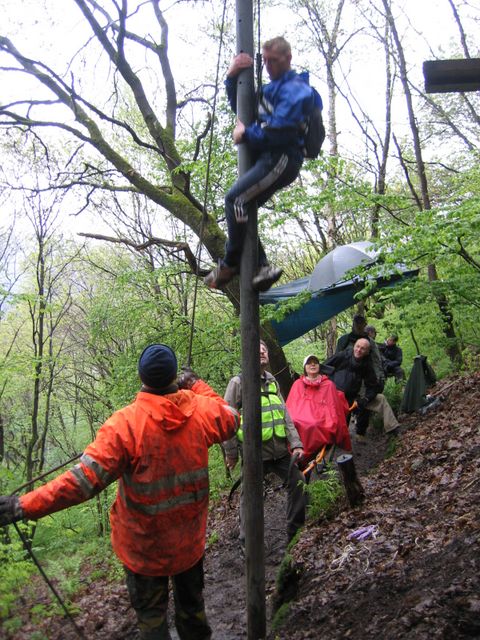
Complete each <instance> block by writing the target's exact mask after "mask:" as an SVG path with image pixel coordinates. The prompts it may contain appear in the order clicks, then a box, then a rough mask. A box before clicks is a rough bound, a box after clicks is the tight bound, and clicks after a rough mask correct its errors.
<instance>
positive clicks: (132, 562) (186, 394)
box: [21, 381, 238, 576]
mask: <svg viewBox="0 0 480 640" xmlns="http://www.w3.org/2000/svg"><path fill="white" fill-rule="evenodd" d="M237 426H238V413H237V412H236V411H235V410H234V409H232V408H231V407H229V406H228V405H227V404H226V403H225V402H224V401H223V400H222V398H220V397H219V396H217V395H216V394H215V393H214V392H213V391H212V389H210V387H209V386H208V385H207V384H205V383H204V382H202V381H198V382H196V383H195V385H194V386H193V389H192V391H187V390H183V391H178V392H176V393H172V394H168V395H165V396H160V395H154V394H151V393H146V392H140V393H139V394H138V395H137V397H136V399H135V401H134V402H133V403H132V404H131V405H129V406H127V407H125V408H124V409H121V410H120V411H117V412H116V413H114V414H113V415H112V416H111V417H110V418H109V419H108V420H107V421H106V422H105V424H104V425H103V426H102V427H101V428H100V429H99V431H98V433H97V437H96V438H95V441H94V442H92V444H90V445H89V446H88V447H87V448H86V449H85V452H84V454H83V456H82V458H81V460H80V464H78V465H76V466H75V467H74V468H73V469H72V470H71V471H67V472H66V473H64V474H62V475H61V476H59V477H58V478H56V479H55V480H52V482H49V483H47V484H46V485H44V486H43V487H40V488H39V489H37V490H35V491H32V492H30V493H28V494H26V495H25V496H22V498H21V505H22V508H23V510H24V513H25V516H26V517H28V518H32V519H36V518H39V517H42V516H44V515H47V514H49V513H53V512H55V511H58V510H60V509H63V508H65V507H67V506H71V505H73V504H78V503H79V502H83V501H84V500H87V499H88V498H91V497H92V496H94V495H96V494H97V493H99V492H100V491H101V490H102V489H104V488H105V487H106V486H107V485H108V484H110V483H111V482H113V481H114V480H116V479H118V492H117V497H116V499H115V502H114V503H113V506H112V509H111V512H110V522H111V527H112V546H113V549H114V551H115V553H116V555H117V556H118V557H119V559H120V560H121V561H122V563H123V564H125V565H126V566H127V567H128V568H129V569H130V570H131V571H134V572H135V573H140V574H143V575H150V576H170V575H174V574H177V573H180V572H182V571H186V570H187V569H189V568H190V567H192V566H193V565H194V564H195V563H196V562H198V561H199V560H200V558H201V557H202V556H203V554H204V551H205V535H206V523H207V513H208V489H209V485H208V448H209V447H210V446H211V445H213V444H215V443H219V442H222V441H224V440H226V439H227V438H231V437H232V435H233V434H234V433H235V429H236V427H237Z"/></svg>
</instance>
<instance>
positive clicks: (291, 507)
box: [239, 454, 306, 541]
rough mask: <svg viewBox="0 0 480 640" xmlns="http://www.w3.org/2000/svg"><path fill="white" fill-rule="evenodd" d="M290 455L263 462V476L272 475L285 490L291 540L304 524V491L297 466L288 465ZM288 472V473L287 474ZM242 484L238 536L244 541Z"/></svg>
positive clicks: (303, 479) (303, 480)
mask: <svg viewBox="0 0 480 640" xmlns="http://www.w3.org/2000/svg"><path fill="white" fill-rule="evenodd" d="M290 460H291V457H290V454H288V455H286V456H284V457H283V458H279V459H277V460H264V461H263V475H264V476H265V475H267V474H268V473H274V474H275V475H276V476H278V477H279V478H280V480H282V481H283V482H284V483H286V489H287V538H288V540H291V539H292V538H293V536H294V535H295V534H296V533H297V531H298V529H299V528H300V527H301V526H303V525H304V524H305V507H306V495H305V491H304V487H305V478H304V477H303V474H302V472H301V471H300V470H299V468H298V467H297V465H295V464H294V465H291V464H290ZM289 472H290V473H289ZM243 502H244V494H243V483H242V488H241V491H240V535H239V538H240V540H241V541H244V540H245V510H244V504H243Z"/></svg>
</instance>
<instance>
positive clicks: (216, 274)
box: [204, 260, 238, 290]
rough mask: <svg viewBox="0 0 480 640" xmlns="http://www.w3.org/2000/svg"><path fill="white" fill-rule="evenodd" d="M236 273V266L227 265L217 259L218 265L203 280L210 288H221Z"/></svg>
mask: <svg viewBox="0 0 480 640" xmlns="http://www.w3.org/2000/svg"><path fill="white" fill-rule="evenodd" d="M237 273H238V267H229V266H228V265H227V264H225V263H224V262H222V261H221V260H219V261H218V265H217V266H216V267H215V269H213V270H212V271H210V273H209V274H208V275H206V276H205V279H204V282H205V284H206V285H207V287H210V289H220V290H221V289H223V288H224V287H225V286H226V285H227V284H228V283H229V282H230V280H232V279H233V278H234V277H235V276H236V275H237Z"/></svg>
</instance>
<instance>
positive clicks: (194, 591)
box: [125, 558, 212, 640]
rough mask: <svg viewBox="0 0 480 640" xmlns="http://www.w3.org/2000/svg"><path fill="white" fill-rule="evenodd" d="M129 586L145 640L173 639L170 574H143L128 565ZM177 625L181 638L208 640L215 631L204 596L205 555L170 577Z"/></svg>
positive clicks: (183, 639) (126, 571)
mask: <svg viewBox="0 0 480 640" xmlns="http://www.w3.org/2000/svg"><path fill="white" fill-rule="evenodd" d="M125 573H126V577H127V589H128V593H129V596H130V601H131V603H132V607H133V608H134V609H135V613H136V614H137V620H138V627H139V629H140V634H141V635H140V637H141V639H142V640H171V636H170V633H169V631H168V621H167V609H168V588H169V578H168V576H142V575H140V574H138V573H133V571H130V570H129V569H127V568H126V567H125ZM170 580H171V583H172V587H173V599H174V604H175V626H176V628H177V632H178V635H179V637H180V638H181V640H209V639H210V638H211V636H212V630H211V628H210V625H209V624H208V621H207V616H206V614H205V604H204V599H203V587H204V581H203V558H202V559H201V560H200V561H199V562H197V564H196V565H194V566H193V567H192V568H191V569H188V570H187V571H184V572H183V573H179V574H177V575H175V576H171V577H170Z"/></svg>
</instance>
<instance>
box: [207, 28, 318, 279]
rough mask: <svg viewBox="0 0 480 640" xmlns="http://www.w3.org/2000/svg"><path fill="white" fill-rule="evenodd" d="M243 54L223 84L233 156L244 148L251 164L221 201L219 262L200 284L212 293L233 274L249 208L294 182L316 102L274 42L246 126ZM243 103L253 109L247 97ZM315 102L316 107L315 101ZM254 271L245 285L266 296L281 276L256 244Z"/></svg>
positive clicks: (266, 48) (284, 48) (247, 62)
mask: <svg viewBox="0 0 480 640" xmlns="http://www.w3.org/2000/svg"><path fill="white" fill-rule="evenodd" d="M252 40H253V36H252ZM249 51H250V49H247V48H239V53H238V54H237V55H236V56H235V57H234V58H233V60H232V63H231V65H230V67H229V70H228V72H227V80H226V83H225V84H226V88H227V94H228V98H229V102H230V106H231V107H232V109H233V111H234V112H235V113H236V114H237V116H238V117H237V124H236V126H235V129H234V130H233V141H234V143H235V144H237V145H238V146H239V153H241V150H242V148H244V147H247V148H248V150H249V152H250V156H251V158H252V163H251V165H250V166H249V168H248V170H247V171H246V172H245V173H243V174H241V175H240V177H239V178H238V180H237V181H236V182H235V184H234V185H233V186H232V187H231V188H230V190H229V191H228V193H227V195H226V196H225V215H226V218H227V225H228V239H227V244H226V252H225V257H224V259H223V260H220V261H219V263H218V265H217V267H216V268H215V269H213V271H211V272H210V273H209V274H208V275H207V276H206V278H205V284H206V285H207V286H209V287H211V288H213V289H223V288H224V287H225V286H226V285H227V284H228V283H229V282H230V280H232V278H233V277H234V276H235V275H236V274H237V273H238V271H239V266H240V258H241V255H242V251H243V246H244V242H245V235H246V233H247V226H246V222H247V220H248V216H249V207H250V205H251V204H252V203H255V204H256V205H258V206H260V205H262V204H264V203H265V202H267V200H269V199H270V198H271V197H272V196H273V194H274V193H276V192H277V191H278V190H279V189H282V188H284V187H286V186H288V185H289V184H291V183H292V182H293V181H294V180H295V178H296V177H297V176H298V174H299V172H300V169H301V167H302V163H303V158H304V154H305V132H306V123H307V122H308V120H309V117H310V116H311V115H312V113H313V111H314V107H315V106H316V97H315V96H316V95H317V96H318V94H314V91H313V89H312V88H311V87H310V85H309V76H308V72H303V73H299V74H298V73H296V72H295V71H294V70H293V69H291V67H290V64H291V60H292V52H291V48H290V44H289V43H288V42H287V41H286V40H285V38H283V37H281V36H279V37H277V38H273V39H272V40H269V41H267V42H265V43H264V45H263V49H262V56H263V62H264V65H265V67H266V70H267V73H268V75H269V78H270V82H269V83H268V84H266V85H265V86H264V87H262V89H261V99H260V102H259V110H258V114H257V121H256V122H252V120H253V118H252V119H249V120H246V119H245V117H244V116H243V114H242V113H240V111H239V104H240V102H239V92H242V91H243V90H244V88H245V87H244V85H243V78H244V77H245V71H247V70H250V69H251V67H252V66H253V57H252V55H250V53H248V52H249ZM252 77H253V75H252ZM249 99H251V101H252V103H251V109H253V107H254V102H253V94H252V95H251V96H250V97H249ZM318 99H319V100H320V102H321V99H320V96H318ZM249 123H251V124H249ZM254 266H255V272H254V274H253V277H252V279H251V280H250V282H251V283H252V285H253V287H254V289H256V290H257V291H266V290H267V289H269V288H270V287H271V286H272V285H273V284H274V283H275V282H276V281H277V280H278V279H279V278H280V276H281V275H282V269H279V268H277V267H273V266H271V265H269V264H268V261H267V256H266V255H265V251H264V249H263V246H262V244H261V242H258V254H257V257H256V261H255V263H254Z"/></svg>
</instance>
